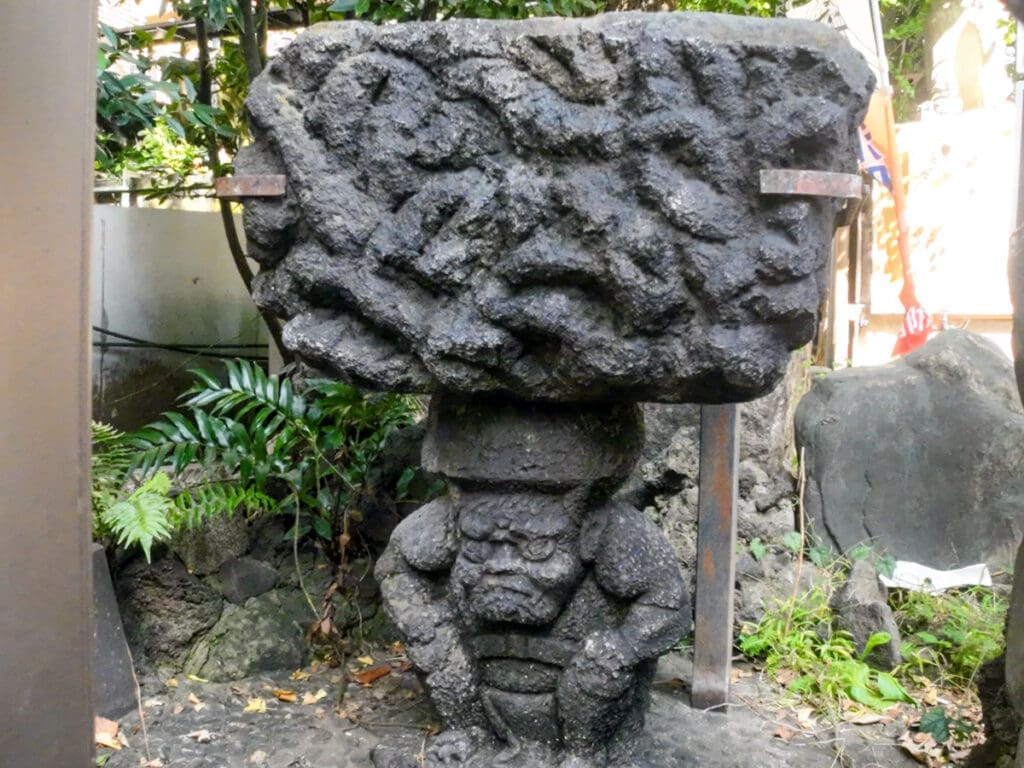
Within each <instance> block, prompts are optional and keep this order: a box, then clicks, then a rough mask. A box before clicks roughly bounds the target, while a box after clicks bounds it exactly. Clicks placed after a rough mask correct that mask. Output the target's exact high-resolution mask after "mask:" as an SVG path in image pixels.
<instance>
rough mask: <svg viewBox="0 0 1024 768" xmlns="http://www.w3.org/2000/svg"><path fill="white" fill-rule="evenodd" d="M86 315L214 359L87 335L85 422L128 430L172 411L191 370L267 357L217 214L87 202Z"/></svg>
mask: <svg viewBox="0 0 1024 768" xmlns="http://www.w3.org/2000/svg"><path fill="white" fill-rule="evenodd" d="M238 223H239V229H241V222H240V221H239V222H238ZM91 317H92V324H93V325H94V326H99V327H102V328H105V329H107V330H110V331H115V332H117V333H121V334H125V335H128V336H133V337H136V338H140V339H146V340H149V341H154V342H159V343H161V344H169V345H183V346H188V347H192V348H204V349H205V351H206V352H207V353H208V354H210V355H213V356H214V357H206V356H197V355H194V354H183V353H181V352H172V351H167V350H159V349H143V348H138V347H124V346H115V345H121V344H126V343H130V342H126V341H124V340H122V339H117V338H113V337H110V336H104V335H102V334H99V333H96V332H94V333H93V417H94V418H96V419H98V420H101V421H108V422H111V423H114V424H116V425H117V426H120V427H122V428H126V429H127V428H133V427H137V426H141V425H142V424H144V423H146V422H147V421H149V420H151V419H152V418H153V417H154V416H156V415H157V414H158V413H159V412H160V411H162V410H165V409H167V408H168V407H170V406H171V405H172V404H173V402H174V399H175V397H176V396H177V395H178V394H180V393H181V392H182V390H184V389H185V388H186V387H187V386H188V384H189V383H190V382H191V380H192V377H191V375H190V374H189V373H188V370H189V369H191V368H196V367H204V368H211V369H215V368H217V363H216V356H222V357H234V356H236V355H256V356H261V357H265V356H266V354H267V350H266V338H267V337H266V333H265V330H264V328H263V325H262V322H261V320H260V318H259V314H258V313H257V311H256V308H255V307H254V306H253V303H252V300H251V299H250V298H249V295H248V293H247V292H246V290H245V286H244V285H243V284H242V280H241V278H240V277H239V276H238V272H237V271H236V270H235V267H234V264H233V262H232V260H231V255H230V253H229V251H228V247H227V243H226V241H225V238H224V230H223V227H222V224H221V218H220V215H219V214H215V213H198V212H191V211H178V210H160V209H153V208H122V207H119V206H110V205H98V206H94V208H93V259H92V305H91ZM101 342H103V343H104V344H103V345H98V343H101ZM231 345H242V346H231ZM245 345H260V346H259V347H251V346H245Z"/></svg>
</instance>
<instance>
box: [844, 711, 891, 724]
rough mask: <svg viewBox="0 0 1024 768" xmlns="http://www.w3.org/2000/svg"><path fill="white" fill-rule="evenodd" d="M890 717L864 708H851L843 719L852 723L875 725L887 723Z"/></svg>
mask: <svg viewBox="0 0 1024 768" xmlns="http://www.w3.org/2000/svg"><path fill="white" fill-rule="evenodd" d="M890 719H891V718H888V717H886V716H885V715H879V714H877V713H875V712H864V711H863V710H851V711H849V712H847V713H846V714H844V715H843V720H845V721H846V722H848V723H850V724H851V725H874V724H875V723H887V722H889V720H890Z"/></svg>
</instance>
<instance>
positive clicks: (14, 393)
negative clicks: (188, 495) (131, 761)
mask: <svg viewBox="0 0 1024 768" xmlns="http://www.w3.org/2000/svg"><path fill="white" fill-rule="evenodd" d="M95 13H96V3H95V2H93V1H91V0H79V2H71V3H27V2H23V3H6V4H5V5H4V23H3V24H2V25H0V67H2V69H0V72H2V74H0V105H2V106H0V148H2V150H3V162H2V163H0V189H3V190H5V191H4V194H3V197H2V199H0V263H2V265H3V279H2V280H0V352H2V356H0V359H2V362H0V689H2V690H3V691H4V695H3V696H2V697H0V765H2V766H12V767H13V766H33V767H36V766H38V767H39V768H43V767H44V766H45V767H46V768H86V766H90V765H92V742H93V732H92V731H93V714H92V713H93V703H92V669H91V667H92V652H91V651H92V638H93V619H92V570H91V565H90V526H91V520H90V505H89V441H88V434H89V407H90V389H89V346H88V342H89V318H88V311H89V302H88V287H87V284H88V274H89V270H88V266H89V265H88V253H89V243H90V224H91V207H92V205H91V203H92V161H93V130H94V125H95V119H96V118H95V116H96V102H95V87H96V52H95V43H96V20H95Z"/></svg>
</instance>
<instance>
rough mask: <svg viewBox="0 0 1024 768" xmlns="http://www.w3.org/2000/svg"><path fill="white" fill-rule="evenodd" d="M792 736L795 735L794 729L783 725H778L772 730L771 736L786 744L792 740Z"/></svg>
mask: <svg viewBox="0 0 1024 768" xmlns="http://www.w3.org/2000/svg"><path fill="white" fill-rule="evenodd" d="M794 736H796V731H794V730H791V729H789V728H787V727H786V726H784V725H780V726H779V727H778V728H776V729H775V730H774V731H773V732H772V737H773V738H776V739H782V740H783V741H784V742H786V743H787V744H789V742H790V741H792V740H793V737H794Z"/></svg>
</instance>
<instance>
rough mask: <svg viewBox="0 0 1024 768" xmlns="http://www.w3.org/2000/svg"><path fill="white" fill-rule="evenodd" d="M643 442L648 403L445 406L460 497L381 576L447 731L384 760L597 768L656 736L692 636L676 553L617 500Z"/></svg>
mask: <svg viewBox="0 0 1024 768" xmlns="http://www.w3.org/2000/svg"><path fill="white" fill-rule="evenodd" d="M642 443H643V423H642V418H641V416H640V412H639V409H638V408H637V407H636V406H635V405H624V404H595V405H568V406H567V405H541V404H528V403H518V402H509V401H495V400H487V399H482V398H476V399H463V400H460V399H458V398H457V397H456V396H453V395H438V396H435V397H434V398H433V401H432V403H431V412H430V420H429V429H428V435H427V439H426V442H425V444H424V449H423V459H424V465H425V466H426V467H427V469H429V470H431V471H434V472H438V473H440V474H442V475H443V476H445V477H446V478H447V479H448V482H449V494H448V496H446V497H445V498H442V499H438V500H436V501H433V502H431V503H430V504H427V505H426V506H424V507H421V508H420V509H418V510H417V511H416V512H414V513H413V514H412V515H410V516H409V517H408V518H407V519H406V520H404V521H403V522H402V523H401V525H399V526H398V528H397V529H396V530H395V533H394V535H393V536H392V539H391V543H390V544H389V545H388V548H387V550H386V552H385V553H384V555H383V556H382V558H381V560H380V562H379V563H378V566H377V578H378V580H379V581H380V584H381V591H382V595H383V598H384V605H385V608H386V610H387V611H388V614H389V615H390V616H391V618H392V619H393V620H394V622H395V624H396V625H397V626H398V628H399V630H400V631H401V632H402V634H403V635H404V637H405V640H406V645H407V648H408V653H409V657H410V659H411V660H412V661H413V663H414V664H415V665H416V667H417V668H418V670H419V671H420V673H421V675H422V677H423V680H424V683H425V684H426V686H427V689H428V691H429V693H430V696H431V698H432V700H433V702H434V704H435V706H436V707H437V709H438V711H439V713H440V714H441V716H442V718H443V719H444V722H445V726H446V730H445V731H443V732H442V733H441V734H439V735H438V736H437V737H436V738H435V739H433V741H432V742H431V743H429V744H428V745H427V748H426V751H425V753H424V758H425V759H424V761H423V762H422V763H420V762H418V758H416V757H414V756H413V755H409V754H406V753H401V752H396V751H393V750H388V749H386V748H382V749H379V750H378V751H377V753H375V755H374V763H375V764H376V766H377V768H406V766H410V768H411V766H418V765H425V766H427V768H436V767H438V766H448V765H456V764H458V765H462V766H480V768H484V766H487V768H490V767H491V766H495V765H506V766H511V767H513V768H515V767H517V766H521V767H522V768H527V766H529V768H544V767H545V766H552V768H554V767H555V766H557V767H558V768H591V767H593V768H597V767H598V766H604V765H607V764H608V762H609V750H612V751H614V750H615V749H616V747H619V748H621V746H622V745H623V744H625V743H627V742H628V741H629V740H630V739H631V737H632V736H634V735H635V734H637V733H638V732H639V730H640V729H641V728H642V725H643V717H644V711H645V709H646V705H647V699H648V693H649V688H650V682H651V677H652V674H653V668H654V662H655V659H656V658H657V657H658V655H660V654H661V653H663V652H664V651H666V650H667V649H668V648H670V647H671V646H672V645H674V644H675V643H676V642H677V641H678V639H679V638H680V637H681V636H682V635H683V634H684V633H685V632H686V631H687V630H688V628H689V626H690V614H689V607H688V605H687V600H686V594H685V590H684V588H683V582H682V578H681V576H680V573H679V567H678V564H677V562H676V560H675V557H674V555H673V552H672V550H671V548H670V547H669V545H668V543H667V542H666V541H665V539H664V538H663V536H662V535H661V532H660V531H659V530H658V529H657V527H656V526H655V525H654V524H653V523H652V522H651V521H650V520H648V519H647V518H646V517H644V515H643V514H642V513H641V512H639V511H638V510H636V509H634V508H632V507H629V506H627V505H624V504H621V503H618V502H615V501H613V500H612V499H611V496H612V493H613V492H614V491H615V490H616V488H618V486H619V485H620V484H621V483H622V482H623V480H624V479H625V478H626V476H627V474H628V473H629V471H630V469H631V468H632V466H633V464H634V463H635V462H636V459H637V456H638V455H639V450H640V447H641V445H642Z"/></svg>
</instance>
